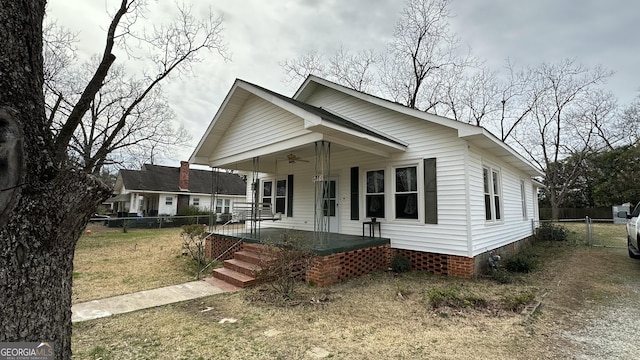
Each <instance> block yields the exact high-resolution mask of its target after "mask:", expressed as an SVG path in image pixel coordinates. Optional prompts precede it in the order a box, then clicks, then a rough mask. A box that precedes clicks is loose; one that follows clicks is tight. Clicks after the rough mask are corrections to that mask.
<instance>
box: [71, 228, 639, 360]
mask: <svg viewBox="0 0 640 360" xmlns="http://www.w3.org/2000/svg"><path fill="white" fill-rule="evenodd" d="M603 231H604V230H603ZM605 232H606V231H605ZM534 250H535V253H536V254H538V256H539V258H540V259H541V263H542V264H543V265H542V266H541V267H540V268H539V270H538V271H536V272H534V273H532V274H527V275H520V276H518V277H516V281H515V282H514V283H512V284H507V285H499V284H496V283H495V282H493V281H491V280H488V279H480V280H461V279H454V278H447V277H440V276H433V275H428V274H425V273H407V274H401V275H395V274H390V273H374V274H371V275H368V276H362V277H360V278H357V279H354V280H352V281H349V282H345V283H341V284H336V285H333V286H329V287H326V288H317V287H309V286H303V288H302V289H301V291H300V293H299V298H298V301H297V302H294V303H296V304H297V305H296V306H288V307H283V306H274V305H270V304H267V303H265V302H262V301H259V300H256V299H261V298H262V297H263V295H262V294H263V293H262V292H261V291H260V290H259V289H252V290H245V291H242V292H239V293H233V294H223V295H217V296H213V297H209V298H204V299H200V300H195V301H189V302H184V303H179V304H173V305H170V306H165V307H161V308H156V309H149V310H144V311H138V312H135V313H130V314H123V315H118V316H114V317H111V318H103V319H98V320H93V321H88V322H83V323H76V324H74V335H73V340H72V341H73V343H72V345H73V351H74V358H76V359H98V358H101V359H103V360H107V359H130V358H137V359H311V358H314V357H313V356H312V354H311V353H310V351H313V350H314V349H316V348H320V349H322V350H325V351H326V352H327V353H328V355H327V358H334V359H422V358H430V359H470V358H473V359H496V358H498V359H502V358H509V359H540V358H545V359H565V358H571V357H572V350H573V349H574V346H575V345H574V344H572V343H570V342H568V341H567V340H565V338H564V337H563V336H562V334H563V332H564V331H566V330H568V329H572V328H575V327H578V326H581V325H582V324H583V323H584V321H585V316H584V315H583V314H585V312H586V310H593V309H596V308H597V307H598V306H601V305H602V304H606V303H609V302H612V301H614V300H615V299H618V298H621V297H630V296H636V295H635V294H634V293H633V292H632V291H631V290H629V287H628V286H627V285H628V284H629V283H632V282H635V283H637V274H638V272H639V271H640V262H638V261H634V260H631V259H629V258H628V257H627V254H626V249H621V248H602V247H586V246H576V245H572V244H569V243H558V242H550V243H543V244H540V245H539V246H536V247H535V249H534ZM436 287H440V288H448V287H455V288H457V289H461V291H464V292H465V293H470V294H475V295H476V296H479V297H481V298H483V299H486V300H488V301H494V300H499V299H502V298H504V297H506V296H509V295H513V294H518V293H523V292H534V293H535V294H536V295H537V299H538V300H542V302H543V306H542V307H541V310H540V311H539V312H538V313H536V314H535V315H534V316H533V317H525V316H523V315H520V314H517V313H513V312H509V311H505V310H500V309H498V310H496V309H494V308H487V309H471V308H462V309H452V308H438V309H433V308H432V307H431V306H430V304H429V301H428V293H429V290H430V289H433V288H436ZM399 293H400V294H402V296H399V295H398V294H399ZM203 310H204V311H203ZM223 318H235V319H238V322H237V323H225V324H220V323H219V321H220V320H221V319H223ZM132 324H136V325H135V326H132Z"/></svg>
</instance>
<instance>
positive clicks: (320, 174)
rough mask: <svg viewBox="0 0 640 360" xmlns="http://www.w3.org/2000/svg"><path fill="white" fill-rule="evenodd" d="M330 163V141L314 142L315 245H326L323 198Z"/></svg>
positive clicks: (327, 230) (325, 220) (327, 228)
mask: <svg viewBox="0 0 640 360" xmlns="http://www.w3.org/2000/svg"><path fill="white" fill-rule="evenodd" d="M330 165H331V143H330V142H328V141H317V142H316V143H315V176H314V178H313V181H314V188H315V199H314V204H315V208H314V222H313V225H314V229H313V230H314V231H313V234H314V240H315V244H316V246H326V245H328V239H329V216H325V215H324V207H325V206H324V205H325V204H324V198H325V194H326V193H327V192H328V191H329V189H328V186H329V185H328V184H329V178H330Z"/></svg>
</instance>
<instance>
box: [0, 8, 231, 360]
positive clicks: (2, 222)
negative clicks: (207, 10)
mask: <svg viewBox="0 0 640 360" xmlns="http://www.w3.org/2000/svg"><path fill="white" fill-rule="evenodd" d="M45 4H46V1H44V0H40V1H37V0H33V1H9V0H0V38H1V39H3V40H2V41H0V75H1V76H0V158H1V159H0V170H1V171H0V214H1V215H2V216H1V217H0V226H1V227H0V252H1V254H2V256H0V270H1V272H2V276H0V288H1V289H2V291H0V303H1V304H2V307H0V319H2V322H1V324H0V342H15V341H49V342H53V344H54V345H55V353H56V354H55V355H56V356H55V357H56V358H57V359H69V358H71V311H70V309H71V283H72V276H71V275H72V269H73V254H74V248H75V245H76V242H77V240H78V238H79V237H80V235H81V234H82V232H83V229H84V227H85V226H86V224H87V222H88V220H89V218H90V216H91V214H93V213H94V211H95V209H96V207H97V205H98V204H99V203H100V202H101V201H102V200H104V199H106V198H107V197H108V196H109V195H110V190H109V188H107V187H106V186H105V185H104V184H103V183H102V182H100V181H99V180H97V179H96V177H94V176H92V175H90V174H87V173H85V172H83V171H81V170H80V169H78V168H77V167H75V166H73V165H74V164H73V163H72V162H69V161H68V156H69V152H68V149H69V146H70V144H71V143H72V138H73V136H74V134H76V131H77V129H78V128H79V127H80V123H82V121H83V120H84V119H85V114H86V113H87V111H88V110H89V109H90V107H91V104H92V101H93V100H94V99H96V94H97V93H98V92H99V90H100V89H101V88H102V86H103V83H104V80H105V79H106V77H107V75H108V74H109V70H110V69H111V66H112V65H113V63H114V62H115V61H116V56H115V55H114V49H115V46H116V42H117V41H118V42H120V41H122V40H123V39H124V38H127V37H129V38H130V39H134V38H135V39H136V41H140V42H141V44H149V45H150V46H151V48H152V49H153V48H155V49H157V50H159V51H163V50H164V51H165V52H163V53H162V54H163V55H156V57H154V60H156V62H155V64H157V68H156V69H159V70H161V71H160V72H158V73H157V75H151V76H149V77H148V78H146V79H148V80H149V82H148V83H147V84H149V85H151V84H157V83H159V82H160V81H162V80H163V79H164V78H167V77H168V76H169V74H170V73H171V72H173V71H180V70H183V71H184V70H188V69H189V67H188V64H189V62H190V61H196V60H197V57H196V54H197V53H198V52H199V51H200V50H214V51H218V52H221V53H222V54H224V51H225V47H224V46H223V44H222V43H221V37H220V36H221V32H220V31H221V22H220V21H219V19H218V20H216V19H217V18H215V17H210V18H207V19H205V20H204V21H203V22H200V21H195V20H196V19H195V18H193V17H191V15H190V14H189V13H188V11H186V9H183V10H182V11H181V12H180V14H181V17H180V18H179V19H178V20H176V21H175V23H174V25H173V26H169V27H165V28H158V31H159V32H157V33H156V32H154V34H157V35H158V36H160V34H165V36H166V37H151V38H145V37H142V36H141V35H136V34H135V33H134V32H133V30H134V27H133V25H134V24H135V20H136V19H140V18H141V16H143V15H144V2H138V1H136V0H121V1H120V2H119V5H118V8H117V10H116V11H115V13H114V14H113V17H112V20H111V23H110V24H109V27H108V30H107V38H106V45H105V48H104V51H103V54H102V56H101V58H100V64H99V65H98V67H97V69H96V70H95V72H94V74H93V76H92V77H91V80H89V82H88V83H87V85H86V86H85V87H84V89H83V91H82V92H81V95H80V97H79V99H78V100H77V101H76V103H75V104H74V106H73V107H72V108H71V111H70V113H69V116H68V117H67V119H66V121H64V122H62V123H60V127H59V128H55V131H54V130H53V129H52V128H51V123H50V122H49V119H48V118H47V117H46V115H45V101H44V95H43V86H44V80H45V77H44V71H43V56H42V54H43V27H42V23H43V18H44V13H45ZM194 21H195V22H194ZM122 25H124V26H122ZM161 29H165V30H164V31H161ZM170 29H172V30H170ZM144 39H148V40H144ZM153 39H155V40H153ZM156 54H161V53H156ZM154 86H155V85H153V86H148V87H147V89H148V91H146V93H150V92H151V91H153V89H154ZM142 100H143V99H142V98H140V100H139V101H137V102H136V103H135V104H133V103H132V104H131V105H129V107H127V109H128V111H127V112H126V113H127V116H122V117H121V118H120V120H119V121H118V123H117V124H116V125H115V127H114V129H113V132H112V137H110V138H108V139H107V141H108V142H109V143H111V144H112V143H114V140H115V139H116V138H117V136H118V135H117V134H118V133H120V131H121V130H122V129H125V128H126V125H127V121H128V119H129V116H130V115H131V114H132V113H133V112H134V111H135V109H136V106H137V105H138V104H139V103H141V102H142ZM100 151H101V152H108V147H101V150H100Z"/></svg>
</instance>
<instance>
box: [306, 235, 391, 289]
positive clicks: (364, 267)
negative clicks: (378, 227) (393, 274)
mask: <svg viewBox="0 0 640 360" xmlns="http://www.w3.org/2000/svg"><path fill="white" fill-rule="evenodd" d="M389 252H390V248H389V244H385V245H378V246H371V247H366V248H362V249H356V250H351V251H347V252H341V253H337V254H331V255H325V256H316V257H314V258H313V260H312V261H311V266H310V267H309V269H308V270H307V275H306V280H307V281H311V282H313V283H314V284H316V285H319V286H325V285H329V284H333V283H336V282H339V281H343V280H347V279H351V278H353V277H356V276H360V275H364V274H368V273H370V272H372V271H375V270H380V269H386V268H387V267H389V261H390V260H389Z"/></svg>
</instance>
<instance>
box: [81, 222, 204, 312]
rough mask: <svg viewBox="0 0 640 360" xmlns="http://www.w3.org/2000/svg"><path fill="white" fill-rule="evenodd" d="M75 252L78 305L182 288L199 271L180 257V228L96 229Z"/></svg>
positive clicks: (97, 225)
mask: <svg viewBox="0 0 640 360" xmlns="http://www.w3.org/2000/svg"><path fill="white" fill-rule="evenodd" d="M89 229H90V230H91V231H92V234H91V235H87V234H85V235H83V236H82V237H81V238H80V240H79V241H78V245H77V246H76V252H75V258H74V273H73V302H74V303H78V302H84V301H88V300H93V299H100V298H105V297H110V296H115V295H121V294H128V293H132V292H136V291H141V290H148V289H154V288H158V287H162V286H167V285H173V284H180V283H184V282H187V281H191V280H193V279H194V277H195V267H194V265H193V262H191V261H190V260H189V259H188V258H187V257H183V256H181V253H182V240H181V238H180V232H181V229H180V228H169V229H161V230H160V229H129V230H128V232H127V233H123V232H122V229H119V228H107V227H105V226H102V225H99V224H92V225H90V228H89Z"/></svg>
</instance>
